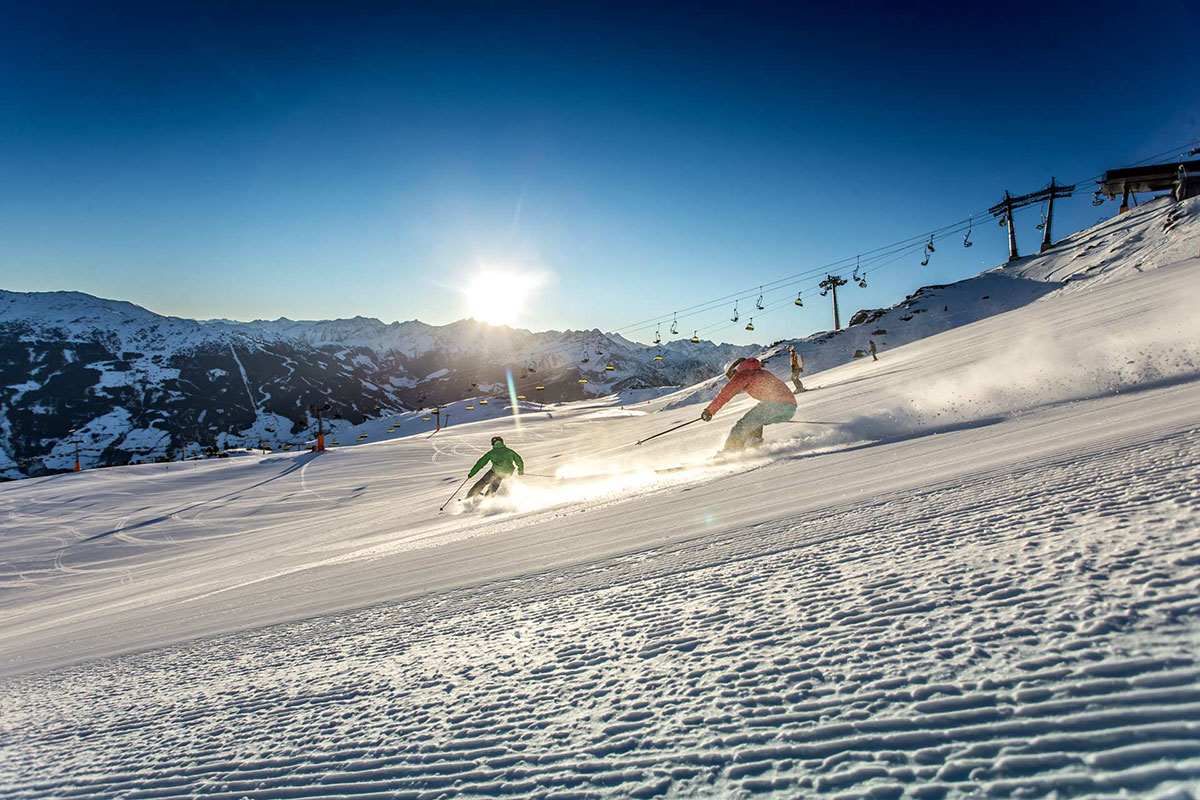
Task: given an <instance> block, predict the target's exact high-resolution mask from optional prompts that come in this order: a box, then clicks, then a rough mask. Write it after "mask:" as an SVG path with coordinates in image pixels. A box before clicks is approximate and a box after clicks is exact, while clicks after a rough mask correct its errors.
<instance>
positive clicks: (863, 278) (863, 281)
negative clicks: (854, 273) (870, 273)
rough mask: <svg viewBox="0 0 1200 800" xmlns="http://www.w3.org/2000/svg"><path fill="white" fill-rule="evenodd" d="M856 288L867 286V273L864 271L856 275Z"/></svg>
mask: <svg viewBox="0 0 1200 800" xmlns="http://www.w3.org/2000/svg"><path fill="white" fill-rule="evenodd" d="M858 288H860V289H865V288H867V273H865V272H864V273H863V274H862V275H860V276H858Z"/></svg>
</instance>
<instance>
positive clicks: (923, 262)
mask: <svg viewBox="0 0 1200 800" xmlns="http://www.w3.org/2000/svg"><path fill="white" fill-rule="evenodd" d="M921 266H922V267H927V266H929V253H926V254H925V257H924V258H922V259H921Z"/></svg>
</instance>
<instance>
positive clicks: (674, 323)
mask: <svg viewBox="0 0 1200 800" xmlns="http://www.w3.org/2000/svg"><path fill="white" fill-rule="evenodd" d="M677 333H679V314H674V315H672V317H671V335H672V336H673V335H675V334H677Z"/></svg>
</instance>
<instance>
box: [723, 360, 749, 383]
mask: <svg viewBox="0 0 1200 800" xmlns="http://www.w3.org/2000/svg"><path fill="white" fill-rule="evenodd" d="M745 360H746V359H744V358H735V359H734V360H733V363H732V364H730V365H729V369H727V370H725V377H726V378H729V379H730V380H733V376H734V375H737V368H738V364H740V363H742V362H743V361H745Z"/></svg>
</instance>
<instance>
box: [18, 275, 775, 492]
mask: <svg viewBox="0 0 1200 800" xmlns="http://www.w3.org/2000/svg"><path fill="white" fill-rule="evenodd" d="M758 349H759V348H757V347H753V346H751V347H740V346H734V345H726V344H720V345H719V344H714V343H712V342H707V341H705V342H701V343H698V344H696V343H692V342H690V341H687V340H679V341H674V342H668V343H664V344H663V345H662V346H660V347H651V346H647V345H643V344H639V343H635V342H631V341H629V340H627V339H625V338H623V337H621V336H616V335H607V334H603V333H601V332H600V331H598V330H592V331H565V332H559V331H550V332H544V333H531V332H529V331H525V330H516V329H512V328H507V327H495V326H491V325H486V324H483V323H479V322H476V321H474V320H463V321H460V322H456V323H453V324H450V325H444V326H434V325H427V324H425V323H423V322H417V321H412V322H403V323H401V322H396V323H391V324H385V323H383V322H381V321H379V320H377V319H367V318H364V317H355V318H354V319H338V320H323V321H293V320H289V319H278V320H274V321H255V322H234V321H230V320H213V321H197V320H190V319H181V318H178V317H167V316H162V315H159V314H155V313H153V312H151V311H148V310H147V309H144V308H142V307H140V306H137V305H134V304H132V303H127V302H122V301H117V300H105V299H101V298H98V297H93V296H91V295H87V294H83V293H80V292H45V293H20V292H6V291H0V477H6V478H16V477H21V476H27V475H36V474H42V473H45V472H53V471H60V470H64V469H69V468H70V467H71V466H73V462H74V443H73V441H72V434H71V430H72V429H76V431H77V433H76V434H74V435H75V436H76V437H77V438H78V439H79V442H80V456H81V461H82V463H83V466H84V467H92V466H111V465H115V464H126V463H131V462H134V463H136V462H141V461H147V460H153V459H155V458H158V457H163V456H167V455H168V454H175V453H179V452H181V451H184V450H187V449H191V450H193V451H199V450H201V449H224V448H229V447H237V446H260V445H266V446H267V447H271V448H276V447H280V446H284V445H287V444H289V443H298V442H301V441H303V440H305V439H307V438H310V437H311V436H312V435H313V434H314V433H315V429H316V428H315V422H316V421H315V417H314V415H313V414H312V412H311V407H312V406H314V405H323V404H326V403H328V404H329V405H330V406H331V409H330V415H331V416H332V417H333V420H332V425H333V428H334V429H335V430H336V429H337V428H338V427H340V426H344V425H351V424H356V423H360V422H362V421H363V420H365V419H369V418H375V417H379V416H381V415H383V414H387V413H391V412H396V411H403V410H417V409H422V408H429V407H431V406H435V405H438V404H443V403H448V402H452V401H455V400H459V399H461V398H471V397H481V398H482V397H488V396H502V397H506V396H507V394H508V392H507V385H506V382H507V381H506V370H512V372H513V375H514V380H515V381H516V382H517V388H518V391H520V392H521V393H523V394H527V396H528V397H529V399H530V400H531V401H537V402H542V403H545V402H558V401H563V400H577V399H580V398H585V397H594V396H599V395H604V394H610V393H614V392H623V391H633V390H639V389H646V388H651V387H672V386H680V385H688V384H692V383H694V382H696V381H697V380H701V379H703V378H705V377H707V376H709V375H711V374H713V373H717V372H720V370H721V369H722V366H723V365H724V364H725V363H727V362H728V361H730V360H732V359H733V358H735V357H737V356H739V355H746V354H749V353H752V352H756V351H757V350H758ZM656 356H657V357H658V358H656ZM585 358H586V361H585V360H584V359H585ZM581 380H586V381H587V382H586V383H581ZM539 387H541V388H539ZM459 416H460V417H461V416H463V415H462V414H460V415H459Z"/></svg>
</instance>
